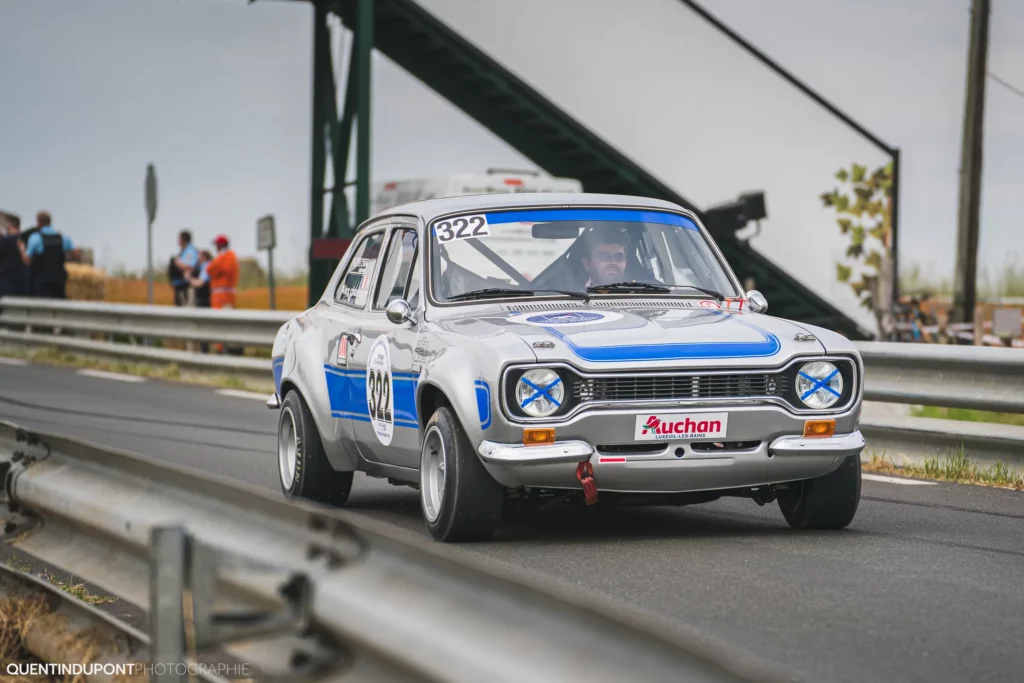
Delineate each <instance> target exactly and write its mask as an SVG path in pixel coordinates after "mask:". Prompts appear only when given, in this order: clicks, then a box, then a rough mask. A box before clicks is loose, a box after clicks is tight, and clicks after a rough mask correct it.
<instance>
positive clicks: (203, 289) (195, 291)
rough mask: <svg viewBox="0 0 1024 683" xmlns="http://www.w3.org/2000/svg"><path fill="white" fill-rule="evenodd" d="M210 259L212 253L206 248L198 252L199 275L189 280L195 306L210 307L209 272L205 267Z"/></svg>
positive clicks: (211, 258)
mask: <svg viewBox="0 0 1024 683" xmlns="http://www.w3.org/2000/svg"><path fill="white" fill-rule="evenodd" d="M212 260H213V254H211V253H210V251H209V250H208V249H203V250H202V251H201V252H199V275H198V276H196V277H194V278H191V279H190V280H189V281H190V282H191V283H192V298H193V301H194V302H195V305H196V308H210V272H209V271H208V270H207V268H206V267H207V266H208V265H210V261H212Z"/></svg>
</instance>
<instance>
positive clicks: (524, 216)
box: [487, 209, 697, 230]
mask: <svg viewBox="0 0 1024 683" xmlns="http://www.w3.org/2000/svg"><path fill="white" fill-rule="evenodd" d="M543 221H620V222H624V223H659V224H661V225H677V226H679V227H680V228H688V229H690V230H696V229H697V226H696V225H694V223H693V221H691V220H690V219H689V218H686V217H685V216H680V215H678V214H674V213H666V212H664V211H640V210H637V209H534V210H530V211H495V212H494V213H489V214H487V222H488V223H495V224H497V223H541V222H543Z"/></svg>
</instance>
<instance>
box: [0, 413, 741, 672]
mask: <svg viewBox="0 0 1024 683" xmlns="http://www.w3.org/2000/svg"><path fill="white" fill-rule="evenodd" d="M0 473H2V475H3V477H2V478H3V480H4V491H5V495H6V498H7V501H6V502H7V503H8V505H9V507H10V508H11V510H13V512H12V513H11V514H10V515H8V519H7V520H6V523H5V526H4V535H5V543H7V544H10V545H11V546H13V547H15V548H17V549H20V550H21V551H23V552H25V553H28V554H29V555H32V556H34V557H35V558H37V559H39V560H41V561H43V562H46V563H49V564H51V565H54V566H56V567H59V568H61V569H63V570H65V571H68V572H71V573H73V574H74V575H76V576H79V577H81V578H82V579H85V580H87V581H89V582H91V583H93V584H95V585H96V586H97V587H98V588H99V589H102V590H104V591H107V592H109V593H111V594H113V595H116V596H119V597H120V598H122V599H123V600H125V601H127V602H129V603H131V604H134V605H137V606H139V607H141V608H144V609H146V610H148V614H149V619H150V628H149V638H150V641H151V642H150V658H151V661H152V662H153V663H154V664H160V663H162V664H168V663H172V662H175V663H176V662H182V661H184V660H185V658H186V657H187V656H193V655H195V654H197V653H202V652H205V651H209V650H212V649H217V648H219V647H221V646H225V647H226V649H227V651H228V652H230V653H231V654H232V655H233V656H236V657H238V658H240V659H242V660H243V661H246V662H251V663H252V664H253V665H254V666H255V667H256V668H257V669H258V670H260V671H262V672H264V673H265V674H266V675H267V676H268V677H274V678H276V680H280V681H289V682H290V683H300V682H301V681H303V680H327V681H334V680H337V681H350V680H351V681H355V680H373V681H388V680H396V681H397V680H402V681H408V680H446V681H466V682H467V683H469V682H471V683H478V682H479V681H485V680H486V681H527V680H528V681H565V680H590V681H615V682H616V683H618V682H619V681H624V680H629V681H647V680H649V681H664V680H676V681H738V680H750V679H749V678H741V674H740V673H737V672H736V671H735V670H734V669H733V670H730V669H727V668H726V666H727V665H726V664H721V663H718V662H716V661H713V659H712V655H710V654H709V653H708V652H705V651H698V649H697V647H696V646H687V645H685V644H684V643H683V641H682V640H679V639H676V638H675V637H674V636H671V635H667V631H661V632H658V633H656V632H655V631H653V630H647V629H646V628H644V627H643V626H641V625H639V622H631V621H630V617H628V616H624V615H623V614H613V613H612V612H611V611H610V610H608V609H605V608H601V607H598V606H595V605H594V604H582V603H581V602H580V601H579V600H578V599H577V598H575V597H573V596H570V595H558V594H555V593H554V592H553V591H552V589H550V588H542V587H536V586H530V585H527V584H526V583H525V582H524V581H522V580H520V579H516V580H513V579H512V578H510V577H503V576H501V575H500V574H499V573H498V572H497V571H496V570H494V569H484V568H482V566H474V565H472V564H471V563H469V562H468V561H462V560H454V559H452V558H451V557H450V556H443V555H442V554H441V552H440V550H439V549H438V548H435V547H432V546H430V545H428V544H426V543H424V544H420V543H418V542H417V541H416V540H405V539H400V538H399V537H398V536H396V535H394V533H392V532H388V531H385V530H384V529H383V527H381V526H379V525H377V524H375V523H373V522H371V521H368V520H365V519H363V518H360V517H358V516H356V515H353V514H351V513H347V512H346V511H344V510H328V509H325V508H319V507H316V506H312V505H309V506H305V505H296V504H292V503H288V502H285V501H283V500H277V499H275V497H272V496H270V495H269V494H267V493H265V492H263V491H259V490H256V489H253V488H249V487H245V486H242V485H239V484H235V483H230V482H228V481H226V480H220V479H217V478H213V477H209V476H201V475H199V474H197V473H193V472H191V471H190V470H187V469H184V468H179V467H171V466H167V465H163V464H160V463H157V462H155V461H152V460H149V459H146V458H144V457H140V456H134V455H130V454H126V453H121V452H116V451H113V450H108V449H103V448H99V447H95V446H92V445H89V444H86V443H83V442H80V441H77V440H73V439H68V438H63V437H58V436H52V435H35V434H32V433H29V432H26V431H24V430H22V429H19V428H18V427H16V426H15V425H11V424H8V423H0ZM719 654H721V653H719ZM730 656H731V655H730ZM728 666H730V667H736V666H737V665H736V663H735V659H734V658H733V661H731V662H729V663H728ZM168 670H169V671H170V672H171V673H170V674H167V675H164V676H160V675H158V674H157V673H154V675H153V678H152V680H154V681H157V682H158V683H165V682H166V683H169V682H170V681H174V682H175V683H177V682H178V681H183V680H185V677H184V676H179V675H178V673H175V672H174V671H175V670H174V669H173V668H168V669H165V673H166V671H168ZM759 677H760V676H759Z"/></svg>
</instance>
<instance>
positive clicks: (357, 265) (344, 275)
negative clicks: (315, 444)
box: [320, 221, 387, 444]
mask: <svg viewBox="0 0 1024 683" xmlns="http://www.w3.org/2000/svg"><path fill="white" fill-rule="evenodd" d="M386 228H387V221H384V222H382V223H380V224H378V225H375V226H370V227H369V228H368V229H367V231H366V232H365V233H364V234H363V235H361V236H360V238H359V239H358V240H357V241H356V243H355V244H354V246H353V253H352V258H351V259H350V260H349V261H348V263H347V264H346V265H345V266H344V269H343V271H342V272H341V275H340V277H339V278H338V280H337V283H336V284H335V287H334V293H333V296H332V298H331V301H330V303H329V304H328V305H327V306H326V307H324V308H323V309H322V310H321V312H320V322H321V326H322V329H323V336H322V337H321V344H323V346H324V348H323V349H322V352H323V358H324V374H325V377H326V380H327V395H328V398H329V400H330V410H331V417H332V418H333V425H334V438H335V439H340V440H343V441H345V442H347V443H352V444H354V443H355V442H356V434H355V431H356V430H355V425H356V424H359V423H362V422H363V421H365V420H367V419H368V415H367V412H366V399H365V395H364V393H363V392H364V384H365V377H364V376H363V375H360V374H359V372H358V370H357V369H356V368H355V367H354V366H353V362H352V360H353V358H354V357H355V355H356V354H357V353H358V349H359V346H360V345H361V344H362V342H363V339H364V338H363V334H362V329H363V322H364V319H365V316H366V310H367V307H368V305H369V301H370V292H371V289H372V284H373V282H374V278H375V275H376V272H377V269H378V264H379V261H380V255H381V253H382V252H383V246H384V240H385V237H386Z"/></svg>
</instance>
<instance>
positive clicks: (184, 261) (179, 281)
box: [171, 230, 199, 306]
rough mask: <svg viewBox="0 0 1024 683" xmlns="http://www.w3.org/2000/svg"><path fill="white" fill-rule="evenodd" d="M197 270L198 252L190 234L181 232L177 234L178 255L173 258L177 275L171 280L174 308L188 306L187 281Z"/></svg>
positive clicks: (189, 290) (188, 289) (188, 292)
mask: <svg viewBox="0 0 1024 683" xmlns="http://www.w3.org/2000/svg"><path fill="white" fill-rule="evenodd" d="M198 268H199V250H198V249H196V247H195V245H194V244H192V233H191V232H189V231H188V230H182V231H181V232H179V233H178V255H177V256H176V257H175V258H174V270H176V271H177V273H176V277H173V278H172V279H171V288H172V289H173V290H174V305H175V306H188V305H189V294H190V292H191V288H190V287H189V279H190V278H191V277H194V276H195V275H196V274H197V270H198Z"/></svg>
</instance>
